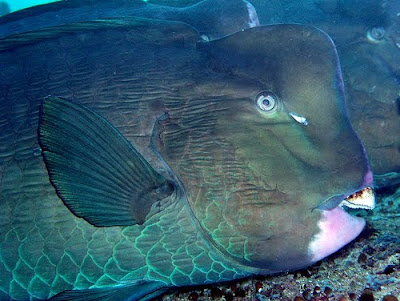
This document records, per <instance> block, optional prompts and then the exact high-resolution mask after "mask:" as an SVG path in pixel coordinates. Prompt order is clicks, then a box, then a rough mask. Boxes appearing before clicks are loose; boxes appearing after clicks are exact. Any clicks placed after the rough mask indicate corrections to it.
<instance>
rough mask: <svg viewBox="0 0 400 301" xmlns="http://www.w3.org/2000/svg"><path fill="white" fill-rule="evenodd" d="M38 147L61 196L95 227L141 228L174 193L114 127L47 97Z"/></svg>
mask: <svg viewBox="0 0 400 301" xmlns="http://www.w3.org/2000/svg"><path fill="white" fill-rule="evenodd" d="M39 142H40V145H41V148H42V150H43V156H44V159H45V164H46V167H47V170H48V172H49V177H50V181H51V183H52V184H53V186H54V187H55V189H56V191H57V193H58V195H59V196H60V197H61V199H62V200H63V202H64V203H65V205H66V206H67V207H68V208H69V209H70V210H71V211H72V212H73V213H74V214H75V215H76V216H78V217H81V218H83V219H85V220H86V221H88V222H89V223H91V224H93V225H95V226H126V225H133V224H137V223H139V224H141V223H143V222H144V221H145V219H146V216H147V215H148V213H149V212H150V209H151V206H152V205H153V204H154V203H155V202H158V201H160V200H162V199H164V198H166V197H168V196H169V195H170V194H171V193H172V192H173V190H174V185H173V184H172V183H171V182H170V181H168V180H166V179H165V178H164V177H162V176H161V175H160V174H158V173H157V172H156V171H155V170H154V169H153V168H152V167H151V166H150V164H149V163H148V162H147V161H146V160H145V159H144V158H143V157H142V156H141V154H140V153H139V152H138V151H137V150H136V149H135V148H134V147H133V146H132V145H131V144H130V143H129V142H128V141H127V140H126V139H125V137H123V136H122V134H121V133H120V132H119V131H118V130H117V129H116V128H115V127H114V126H113V125H112V124H110V123H109V122H108V121H107V120H105V119H104V118H102V117H101V116H100V115H98V114H97V113H95V112H93V111H92V110H90V109H89V108H87V107H85V106H83V105H80V104H77V103H74V102H71V101H68V100H66V99H62V98H58V97H54V96H50V97H47V98H46V99H45V100H44V101H43V104H42V108H41V112H40V121H39Z"/></svg>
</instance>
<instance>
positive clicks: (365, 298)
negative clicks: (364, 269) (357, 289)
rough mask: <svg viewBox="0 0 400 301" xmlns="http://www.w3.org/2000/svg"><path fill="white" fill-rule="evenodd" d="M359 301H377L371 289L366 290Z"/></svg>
mask: <svg viewBox="0 0 400 301" xmlns="http://www.w3.org/2000/svg"><path fill="white" fill-rule="evenodd" d="M358 300H359V301H375V298H374V294H373V293H372V291H371V290H370V289H365V290H364V291H363V293H362V294H361V296H360V299H358Z"/></svg>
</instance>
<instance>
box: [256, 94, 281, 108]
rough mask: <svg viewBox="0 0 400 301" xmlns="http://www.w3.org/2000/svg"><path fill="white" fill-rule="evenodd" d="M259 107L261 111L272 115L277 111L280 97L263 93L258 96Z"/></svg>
mask: <svg viewBox="0 0 400 301" xmlns="http://www.w3.org/2000/svg"><path fill="white" fill-rule="evenodd" d="M256 99H257V106H258V108H259V109H260V110H261V111H264V112H267V113H270V112H273V111H275V110H276V107H277V104H278V97H277V96H276V95H275V94H273V93H271V92H265V91H264V92H261V93H260V94H258V95H257V98H256Z"/></svg>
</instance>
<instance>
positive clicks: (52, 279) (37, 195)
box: [0, 18, 372, 300]
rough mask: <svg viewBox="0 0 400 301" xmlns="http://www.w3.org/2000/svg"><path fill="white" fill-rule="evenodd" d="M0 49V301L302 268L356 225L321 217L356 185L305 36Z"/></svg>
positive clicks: (131, 21) (119, 40)
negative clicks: (301, 118) (297, 118)
mask: <svg viewBox="0 0 400 301" xmlns="http://www.w3.org/2000/svg"><path fill="white" fill-rule="evenodd" d="M49 32H50V33H49ZM32 37H34V38H32ZM16 39H17V40H18V45H17V44H15V41H16ZM1 47H2V51H1V53H0V62H1V73H0V95H1V99H0V127H1V129H0V140H1V144H0V145H1V146H0V159H1V160H0V172H1V180H0V213H1V219H0V220H1V224H0V259H1V260H0V274H1V275H2V277H1V281H0V294H1V295H0V298H1V299H6V300H7V299H9V298H11V299H20V300H24V299H29V298H37V299H48V298H54V299H55V300H68V299H78V300H79V299H81V300H88V299H91V298H92V299H93V298H99V299H102V300H107V299H108V300H126V299H129V300H149V299H151V298H154V297H156V296H158V295H159V294H161V293H163V292H164V291H165V290H167V289H170V288H173V287H179V286H186V285H199V284H206V283H215V282H220V281H227V280H232V279H237V278H242V277H246V276H249V275H256V274H270V273H277V272H281V271H286V270H290V269H295V268H300V267H303V266H306V265H308V264H310V263H312V262H315V261H317V260H320V259H322V258H323V257H325V256H327V255H329V254H331V253H333V252H335V251H336V250H337V249H339V248H340V247H342V246H343V245H345V244H346V243H348V242H349V241H351V240H352V239H354V238H355V237H356V236H357V235H358V234H359V233H360V231H361V230H362V229H363V227H364V224H365V222H364V221H363V220H362V219H360V218H356V217H352V216H350V215H349V214H347V213H345V211H344V210H343V209H341V208H340V207H338V205H340V204H341V203H342V200H343V199H345V198H346V197H347V196H350V195H352V194H353V193H354V192H356V191H359V190H363V189H365V188H367V187H369V186H371V185H372V174H371V171H370V169H369V165H368V161H367V157H366V155H365V150H364V148H363V146H362V144H361V142H360V140H359V139H358V137H357V135H356V134H355V132H354V131H353V129H352V127H351V125H350V123H349V120H348V117H347V114H346V109H345V105H344V92H343V82H342V79H341V72H340V68H339V61H338V58H337V55H336V49H335V47H334V44H333V43H332V41H331V40H330V38H329V37H328V36H327V35H326V34H325V33H323V32H321V31H319V30H317V29H315V28H312V27H307V26H301V25H277V26H267V27H258V28H251V29H247V30H244V31H240V32H238V33H236V34H234V35H231V36H227V37H225V38H222V39H219V40H215V41H211V42H205V41H204V40H203V39H202V38H201V36H200V34H199V32H197V31H196V30H194V29H193V27H191V26H189V25H187V24H186V23H182V22H172V21H162V20H154V19H152V20H151V19H143V18H127V19H124V20H107V21H99V22H87V23H81V24H79V26H72V25H66V26H64V27H63V26H61V27H58V28H56V29H50V30H49V31H48V32H47V31H46V30H41V31H39V32H37V33H36V34H32V33H26V34H21V35H19V36H15V37H10V38H9V39H5V40H2V44H1ZM47 95H52V96H48V97H46V96H47ZM293 115H294V116H300V117H303V118H305V119H306V120H307V124H305V123H304V122H298V120H296V118H294V117H293ZM338 141H340V143H338ZM366 198H367V199H369V200H370V201H371V199H372V196H371V195H368V196H367V197H366ZM350 201H351V200H350ZM338 223H339V224H338Z"/></svg>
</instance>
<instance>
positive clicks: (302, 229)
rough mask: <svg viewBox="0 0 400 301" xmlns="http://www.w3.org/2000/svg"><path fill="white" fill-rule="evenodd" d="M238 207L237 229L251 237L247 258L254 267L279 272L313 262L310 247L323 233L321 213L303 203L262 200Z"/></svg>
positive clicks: (236, 215)
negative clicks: (318, 234) (320, 231)
mask: <svg viewBox="0 0 400 301" xmlns="http://www.w3.org/2000/svg"><path fill="white" fill-rule="evenodd" d="M276 201H277V200H276ZM238 207H239V209H238V210H236V214H235V217H236V219H235V221H236V224H235V225H234V226H235V227H236V229H237V230H238V231H239V232H240V233H241V234H242V235H244V236H247V237H248V239H247V245H246V253H245V258H246V259H247V260H248V262H249V263H250V265H251V266H253V267H257V268H260V269H268V270H270V271H272V272H279V271H285V270H292V269H296V268H301V267H304V266H306V265H308V264H310V263H311V258H310V255H309V251H308V247H309V244H310V242H311V241H312V239H313V237H314V235H315V234H317V233H318V232H319V229H318V222H319V220H320V219H321V214H320V212H318V211H316V210H314V211H312V210H310V209H309V208H307V207H305V205H304V203H301V202H300V203H296V202H286V203H285V202H282V203H279V202H277V203H271V202H268V201H264V202H262V201H261V200H260V201H258V202H257V203H254V204H252V205H246V206H243V205H241V206H238ZM232 223H235V222H234V221H233V216H232Z"/></svg>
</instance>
